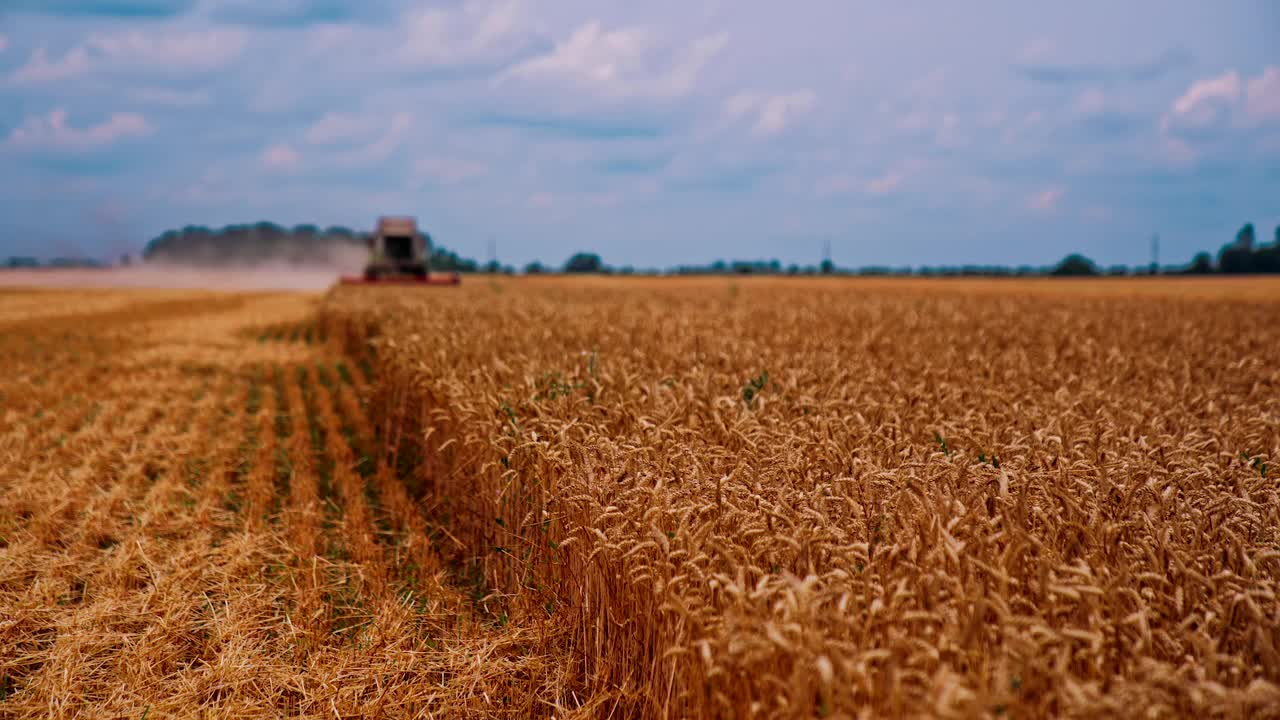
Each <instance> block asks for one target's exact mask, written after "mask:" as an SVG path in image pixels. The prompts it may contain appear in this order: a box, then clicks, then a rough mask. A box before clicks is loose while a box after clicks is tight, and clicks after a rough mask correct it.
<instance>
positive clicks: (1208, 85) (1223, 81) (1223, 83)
mask: <svg viewBox="0 0 1280 720" xmlns="http://www.w3.org/2000/svg"><path fill="white" fill-rule="evenodd" d="M1239 97H1240V75H1239V74H1238V73H1237V72H1236V71H1235V70H1232V71H1230V72H1227V73H1223V74H1222V75H1219V76H1217V77H1212V78H1207V79H1205V80H1198V81H1196V82H1194V83H1192V85H1191V87H1189V88H1187V91H1186V92H1185V93H1183V94H1182V96H1181V97H1179V98H1178V99H1177V100H1175V101H1174V103H1173V112H1174V113H1175V114H1178V115H1186V114H1188V113H1191V112H1192V111H1194V110H1195V109H1196V108H1197V107H1199V106H1202V105H1203V104H1204V103H1206V102H1209V101H1212V100H1228V101H1230V102H1235V101H1236V99H1237V98H1239Z"/></svg>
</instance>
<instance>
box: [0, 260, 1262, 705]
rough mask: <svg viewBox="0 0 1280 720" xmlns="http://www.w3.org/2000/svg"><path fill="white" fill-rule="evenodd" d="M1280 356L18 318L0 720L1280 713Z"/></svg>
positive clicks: (906, 304)
mask: <svg viewBox="0 0 1280 720" xmlns="http://www.w3.org/2000/svg"><path fill="white" fill-rule="evenodd" d="M1277 318H1280V284H1277V283H1276V282H1274V281H1270V280H1262V279H1245V280H1223V279H1206V280H1199V279H1194V280H1193V279H1159V280H1155V279H1129V280H1123V279H1106V280H1089V281H1078V282H1077V281H1053V280H1034V281H1021V280H997V281H989V280H972V281H970V280H955V281H949V280H901V279H884V280H852V279H797V280H787V279H760V278H755V279H727V278H702V279H621V278H514V279H493V280H490V279H488V278H484V277H474V278H468V279H467V280H466V281H465V282H464V283H463V285H462V286H461V287H460V288H456V289H452V288H450V289H443V288H433V289H425V290H424V289H419V288H382V287H339V288H336V289H334V290H332V291H330V292H328V293H327V294H325V295H323V296H319V295H305V294H271V293H196V292H192V291H179V290H172V291H170V290H164V291H159V290H156V291H142V290H128V291H124V290H95V291H52V290H31V289H23V290H0V358H3V360H4V365H3V367H4V369H5V372H4V374H3V376H2V377H0V468H3V470H2V472H3V477H2V478H0V717H76V716H81V717H99V716H101V717H142V716H145V717H149V718H154V717H191V716H210V717H245V716H270V717H276V716H282V715H290V716H292V715H298V716H310V717H372V716H389V717H512V718H523V717H583V718H585V717H619V718H622V717H643V718H648V717H662V718H683V717H690V718H692V717H725V718H730V717H899V716H911V717H920V716H926V717H1004V716H1008V717H1105V716H1127V717H1182V716H1188V715H1202V716H1209V717H1230V718H1234V717H1280V598H1278V597H1277V592H1278V591H1280V587H1278V582H1280V481H1278V480H1277V477H1280V466H1277V465H1276V462H1277V457H1278V456H1280V431H1278V428H1280V325H1278V324H1277V322H1276V321H1277Z"/></svg>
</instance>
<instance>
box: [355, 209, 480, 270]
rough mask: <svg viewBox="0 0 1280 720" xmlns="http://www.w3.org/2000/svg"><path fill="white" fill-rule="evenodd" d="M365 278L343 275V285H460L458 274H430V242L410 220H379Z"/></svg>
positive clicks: (370, 248) (388, 218) (384, 218)
mask: <svg viewBox="0 0 1280 720" xmlns="http://www.w3.org/2000/svg"><path fill="white" fill-rule="evenodd" d="M369 253H370V257H369V264H368V265H366V266H365V268H364V275H361V276H352V275H343V276H342V284H343V285H457V284H458V283H460V282H461V278H459V277H458V274H457V273H447V274H446V273H435V274H432V272H431V239H430V238H429V237H427V236H426V235H425V234H423V233H420V232H418V223H417V221H416V220H414V219H413V218H411V217H381V218H378V228H377V230H375V231H374V233H373V234H372V235H370V236H369Z"/></svg>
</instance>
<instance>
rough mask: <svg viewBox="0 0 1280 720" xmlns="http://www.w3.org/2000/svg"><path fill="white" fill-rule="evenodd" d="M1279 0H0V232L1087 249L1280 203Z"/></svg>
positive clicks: (718, 254)
mask: <svg viewBox="0 0 1280 720" xmlns="http://www.w3.org/2000/svg"><path fill="white" fill-rule="evenodd" d="M1277 37H1280V4H1277V3H1274V2H1269V1H1267V0H1260V1H1258V2H1243V1H1241V2H1229V3H1202V2H1167V1H1166V2H1125V3H1114V2H1106V3H1104V2H1073V3H1054V4H1050V3H1025V2H975V3H963V4H961V3H924V2H906V3H897V4H894V5H892V6H891V5H890V4H889V3H871V2H854V1H852V0H810V1H808V2H804V3H766V2H730V1H728V0H721V1H716V0H712V1H710V2H705V3H695V2H675V1H672V0H652V1H650V2H646V3H623V2H603V1H592V0H548V1H546V2H534V1H533V0H496V1H495V2H468V1H461V0H442V1H438V2H422V1H416V2H410V1H405V0H364V1H363V2H359V3H355V2H339V1H338V0H316V1H315V2H305V1H304V0H4V1H3V2H0V167H3V168H4V172H3V173H2V174H0V256H5V255H11V254H29V255H37V256H43V257H50V256H55V255H91V256H98V257H104V258H106V257H114V256H115V255H118V254H119V253H121V252H126V251H135V252H136V251H137V249H138V248H139V247H141V245H142V244H143V243H145V241H146V240H147V239H148V238H150V237H152V236H154V235H155V234H157V233H159V232H161V231H163V230H165V229H167V228H170V227H175V226H181V225H186V224H201V225H210V226H219V225H224V224H228V223H236V222H251V221H256V220H259V219H269V220H274V221H276V222H280V223H284V224H294V223H301V222H314V223H319V224H324V225H328V224H343V225H348V226H352V227H356V228H367V227H368V226H369V225H370V224H371V223H372V221H373V219H374V218H375V217H376V216H377V215H379V214H383V213H411V214H415V215H417V216H418V217H419V218H420V221H421V222H422V224H423V225H424V226H425V227H426V228H427V229H428V230H429V231H431V233H432V235H433V236H434V237H435V238H436V239H437V241H438V242H440V243H441V244H443V245H446V246H448V247H450V248H452V249H455V250H458V251H460V252H462V253H464V254H467V255H470V256H473V257H477V258H479V259H482V260H483V259H487V255H488V247H489V243H490V241H493V242H494V243H495V244H496V247H497V250H498V255H499V257H500V259H501V260H503V261H504V262H509V263H515V264H522V263H524V262H527V261H529V260H532V259H535V258H536V259H541V260H543V261H544V262H552V263H559V262H562V261H563V260H564V258H566V257H568V256H569V255H570V254H571V253H572V252H574V251H576V250H579V249H594V250H597V251H599V252H600V253H601V254H602V255H603V257H604V259H605V260H606V261H607V262H610V263H613V264H619V265H621V264H634V265H637V266H670V265H675V264H680V263H694V262H706V261H710V260H713V259H716V258H743V259H746V258H752V259H754V258H765V259H767V258H777V259H779V260H781V261H782V262H784V263H790V262H800V263H815V262H817V260H819V259H820V257H821V252H822V248H823V246H824V244H825V243H828V242H829V243H830V244H831V247H832V251H833V254H834V257H835V260H836V261H837V263H838V264H841V265H846V266H859V265H870V264H892V265H922V264H961V263H1003V264H1021V263H1029V264H1048V263H1051V262H1053V261H1055V260H1057V259H1058V258H1060V257H1062V256H1063V255H1064V254H1066V253H1068V252H1072V251H1082V252H1084V253H1086V254H1087V255H1089V256H1091V257H1093V258H1094V259H1096V260H1097V261H1099V262H1101V263H1103V264H1110V263H1128V264H1136V263H1144V262H1146V261H1147V259H1148V256H1149V252H1150V250H1149V248H1150V238H1151V235H1152V234H1153V233H1155V232H1158V233H1159V234H1160V238H1161V248H1162V259H1163V260H1165V261H1166V262H1180V261H1184V260H1187V259H1189V258H1190V257H1191V255H1192V254H1193V253H1194V252H1195V251H1197V250H1201V249H1210V250H1216V249H1217V247H1218V246H1220V245H1221V244H1222V243H1224V242H1226V241H1228V240H1229V239H1230V238H1231V237H1232V235H1233V234H1234V232H1235V230H1236V229H1237V228H1238V227H1239V226H1240V225H1241V224H1242V223H1243V222H1246V221H1252V222H1254V223H1255V224H1256V225H1257V226H1258V228H1259V234H1260V236H1262V237H1264V238H1266V239H1270V238H1271V237H1272V233H1273V232H1274V228H1275V227H1276V225H1277V224H1280V44H1277V40H1276V38H1277Z"/></svg>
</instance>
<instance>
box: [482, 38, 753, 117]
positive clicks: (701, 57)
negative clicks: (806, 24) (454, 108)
mask: <svg viewBox="0 0 1280 720" xmlns="http://www.w3.org/2000/svg"><path fill="white" fill-rule="evenodd" d="M728 42H729V36H728V35H727V34H725V33H717V34H713V35H707V36H704V37H701V38H699V39H698V40H696V41H694V43H693V44H692V45H690V46H689V47H687V48H683V49H681V50H678V51H675V52H672V51H671V48H669V47H663V46H661V45H660V44H659V43H657V42H655V40H654V37H653V35H652V34H651V33H650V32H649V31H647V30H645V29H644V28H639V27H627V28H621V29H618V30H606V29H604V27H603V26H602V25H601V24H600V22H599V21H596V20H592V21H591V22H588V23H585V24H583V25H581V26H579V27H578V28H577V29H576V30H574V31H573V33H572V34H571V35H570V36H569V37H568V38H567V39H565V40H563V41H561V42H558V43H556V45H555V47H554V48H553V49H552V50H551V51H550V52H548V53H545V54H543V55H539V56H537V57H533V58H530V59H528V60H525V61H524V62H521V63H519V64H517V65H515V66H514V67H512V68H510V69H509V70H507V71H506V72H505V73H503V75H502V76H501V77H500V78H499V79H500V80H505V79H508V78H522V79H527V80H539V79H540V80H552V81H561V82H568V83H570V84H573V85H577V86H579V87H585V88H588V89H590V90H593V91H595V92H596V93H598V94H600V95H603V96H606V97H613V98H621V97H654V98H660V99H670V98H677V97H683V96H685V95H688V94H689V93H690V92H691V91H692V90H693V88H694V85H695V84H696V82H697V79H698V76H699V75H700V74H701V73H702V70H703V68H704V67H705V66H706V65H707V63H709V62H710V61H711V60H712V59H713V58H714V57H715V56H716V55H718V54H719V53H720V52H721V51H722V50H723V49H724V48H725V46H726V45H728ZM664 56H669V57H664Z"/></svg>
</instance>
